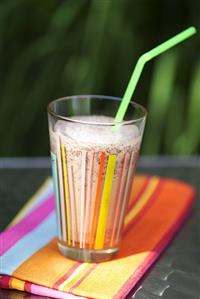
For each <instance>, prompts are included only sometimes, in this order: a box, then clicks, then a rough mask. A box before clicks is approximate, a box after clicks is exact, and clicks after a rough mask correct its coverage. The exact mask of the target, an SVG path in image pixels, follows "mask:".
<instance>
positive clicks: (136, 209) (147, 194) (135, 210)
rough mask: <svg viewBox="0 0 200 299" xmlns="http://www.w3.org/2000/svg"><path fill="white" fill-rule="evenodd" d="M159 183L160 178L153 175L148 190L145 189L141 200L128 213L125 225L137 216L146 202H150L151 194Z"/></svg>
mask: <svg viewBox="0 0 200 299" xmlns="http://www.w3.org/2000/svg"><path fill="white" fill-rule="evenodd" d="M158 183H159V178H158V177H156V176H153V177H152V178H151V180H150V182H149V184H148V186H147V188H146V190H145V191H144V193H143V194H142V196H141V197H140V200H139V201H138V202H137V203H136V205H135V206H134V207H133V209H132V210H131V211H130V212H129V213H128V214H127V215H126V217H125V223H124V224H125V226H127V225H128V224H129V223H130V222H131V220H132V219H133V218H134V217H135V216H136V214H137V213H138V212H139V211H140V210H142V208H143V207H144V206H145V204H146V203H147V202H148V200H149V198H150V197H151V195H152V194H153V192H154V191H155V189H156V187H157V185H158Z"/></svg>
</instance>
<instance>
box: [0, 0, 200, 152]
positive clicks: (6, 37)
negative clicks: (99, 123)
mask: <svg viewBox="0 0 200 299" xmlns="http://www.w3.org/2000/svg"><path fill="white" fill-rule="evenodd" d="M199 23H200V2H199V0H196V1H195V0H193V1H189V0H187V1H186V0H176V1H172V0H163V1H160V0H159V1H158V0H149V1H148V0H90V1H89V0H72V1H69V0H65V1H58V0H42V1H41V0H40V1H39V0H28V1H27V0H1V1H0V41H1V42H0V66H1V67H0V79H1V81H0V82H1V88H0V120H1V125H0V140H1V144H0V156H33V155H47V154H48V152H49V145H48V128H47V115H46V105H47V103H48V102H49V101H51V100H52V99H55V98H58V97H61V96H66V95H74V94H107V95H113V96H122V95H123V92H124V90H125V87H126V85H127V82H128V80H129V78H130V75H131V73H132V70H133V67H134V65H135V62H136V60H137V58H138V57H139V56H140V55H141V54H142V53H143V52H145V51H147V50H149V49H151V48H152V47H154V46H155V45H157V44H159V43H160V42H162V41H164V40H165V39H167V38H169V37H171V36H173V35H174V34H176V33H178V32H179V31H181V30H183V29H185V28H186V27H188V26H190V25H195V26H196V27H197V29H198V28H199ZM199 50H200V47H199V35H197V36H196V37H193V38H191V39H190V40H188V41H187V42H185V44H184V45H180V46H178V47H176V48H174V49H173V50H170V51H168V52H167V53H166V54H164V55H162V56H160V57H159V58H157V59H155V60H154V61H152V62H149V63H148V65H147V66H146V67H145V70H144V72H143V74H142V78H141V79H140V82H139V84H138V86H137V90H136V93H135V100H136V101H138V102H140V103H142V104H144V105H145V106H146V107H147V109H148V111H149V116H148V122H147V127H146V132H145V137H144V142H143V150H142V152H143V153H144V154H163V153H164V154H198V153H199V149H200V125H199V121H200V55H199Z"/></svg>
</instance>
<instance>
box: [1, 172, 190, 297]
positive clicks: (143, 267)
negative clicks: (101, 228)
mask: <svg viewBox="0 0 200 299" xmlns="http://www.w3.org/2000/svg"><path fill="white" fill-rule="evenodd" d="M52 188H53V187H52V181H51V179H48V180H47V181H46V182H45V183H44V184H43V186H42V187H41V188H40V189H39V190H38V191H37V193H36V194H35V195H34V196H33V198H32V199H31V200H29V201H28V203H27V204H26V205H25V206H24V207H23V209H22V210H21V211H20V213H19V214H18V215H17V216H16V217H15V219H14V220H13V221H12V223H11V225H10V226H9V227H8V228H7V230H6V231H4V232H3V233H2V234H1V235H0V256H1V268H0V274H1V275H0V287H2V288H10V289H17V290H22V291H27V292H30V293H33V294H38V295H43V296H49V297H54V298H63V299H65V298H77V297H78V298H85V297H87V298H88V297H89V298H105V299H109V298H115V299H117V298H124V297H125V296H126V295H127V294H128V293H129V291H130V290H131V289H132V288H133V287H134V286H135V285H136V283H137V282H138V280H139V279H140V278H141V277H142V275H144V273H145V272H146V271H147V269H148V268H149V267H150V266H151V265H152V263H153V262H154V261H155V260H156V258H157V257H158V256H159V254H160V253H161V251H162V250H163V249H164V248H165V247H166V246H167V244H168V243H169V241H170V240H171V239H172V237H173V236H174V234H175V233H176V232H177V230H178V229H179V228H180V226H181V224H182V223H183V221H184V219H185V217H186V216H187V214H188V212H189V211H190V209H191V206H192V203H193V200H194V198H195V190H194V189H193V188H192V187H191V186H189V185H187V184H185V183H183V182H179V181H175V180H171V179H162V178H160V177H156V176H151V177H150V176H136V178H135V181H134V184H133V192H132V194H131V198H130V202H129V206H128V209H127V214H126V219H125V226H124V231H123V239H122V243H121V248H120V252H119V254H118V256H117V257H116V258H115V259H114V260H111V261H108V262H104V263H99V264H92V263H80V262H77V261H72V260H70V259H67V258H65V257H64V256H62V255H61V254H60V253H59V251H58V249H57V243H56V242H57V241H56V237H55V235H56V217H55V211H54V195H53V189H52Z"/></svg>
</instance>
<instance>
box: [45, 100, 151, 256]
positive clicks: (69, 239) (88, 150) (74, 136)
mask: <svg viewBox="0 0 200 299" xmlns="http://www.w3.org/2000/svg"><path fill="white" fill-rule="evenodd" d="M119 104H120V99H119V98H114V97H108V96H95V95H94V96H93V95H90V96H87V95H84V96H73V97H66V98H61V99H58V100H55V101H53V102H51V103H50V104H49V105H48V117H49V134H50V146H51V160H52V172H53V180H54V190H55V202H56V214H57V224H58V247H59V250H60V251H61V253H62V254H64V255H65V256H68V257H69V258H72V259H75V260H80V261H86V262H100V261H105V260H109V259H111V258H112V257H113V256H114V255H115V254H116V253H117V251H118V249H119V244H120V240H121V235H122V230H123V223H124V217H125V213H126V207H127V203H128V199H129V196H130V191H131V187H132V182H133V177H134V171H135V165H136V161H137V158H138V153H139V149H140V144H141V140H142V135H143V130H144V126H145V119H146V110H145V109H144V108H143V107H142V106H141V105H138V104H136V103H134V102H131V103H130V104H129V107H128V109H127V113H126V116H125V119H124V120H123V122H120V123H117V125H116V123H115V122H114V117H115V115H116V112H117V110H118V107H119Z"/></svg>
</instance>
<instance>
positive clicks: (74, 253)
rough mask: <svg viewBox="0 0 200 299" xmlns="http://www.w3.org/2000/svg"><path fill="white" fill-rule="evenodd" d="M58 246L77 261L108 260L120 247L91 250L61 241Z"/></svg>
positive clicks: (93, 261)
mask: <svg viewBox="0 0 200 299" xmlns="http://www.w3.org/2000/svg"><path fill="white" fill-rule="evenodd" d="M58 248H59V250H60V252H61V253H62V254H63V255H64V256H66V257H69V258H70V259H73V260H76V261H81V262H88V263H99V262H105V261H108V260H110V259H112V258H113V257H114V256H115V255H116V254H117V252H118V248H111V249H102V250H90V249H80V248H74V247H68V246H65V245H63V244H61V243H58Z"/></svg>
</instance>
